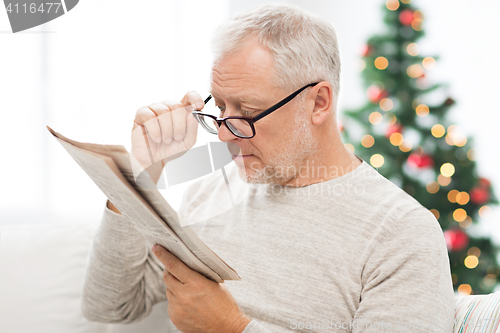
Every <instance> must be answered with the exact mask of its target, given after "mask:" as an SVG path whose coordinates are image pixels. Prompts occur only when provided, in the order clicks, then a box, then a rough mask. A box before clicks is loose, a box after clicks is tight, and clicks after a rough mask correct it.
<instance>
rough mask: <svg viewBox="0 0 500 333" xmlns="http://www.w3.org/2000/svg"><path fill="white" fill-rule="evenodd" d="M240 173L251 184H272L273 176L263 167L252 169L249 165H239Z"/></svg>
mask: <svg viewBox="0 0 500 333" xmlns="http://www.w3.org/2000/svg"><path fill="white" fill-rule="evenodd" d="M238 175H239V176H240V178H241V179H242V180H243V181H245V182H247V183H249V184H271V183H273V179H272V177H269V176H268V175H266V174H265V172H264V170H262V169H257V170H255V169H250V168H248V167H240V166H238Z"/></svg>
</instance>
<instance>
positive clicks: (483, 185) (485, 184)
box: [479, 177, 491, 188]
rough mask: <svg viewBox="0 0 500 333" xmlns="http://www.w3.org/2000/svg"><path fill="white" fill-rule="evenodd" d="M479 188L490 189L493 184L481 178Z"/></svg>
mask: <svg viewBox="0 0 500 333" xmlns="http://www.w3.org/2000/svg"><path fill="white" fill-rule="evenodd" d="M479 186H482V187H486V188H490V187H491V182H490V181H489V180H488V179H486V178H483V177H480V178H479Z"/></svg>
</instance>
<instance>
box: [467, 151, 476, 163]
mask: <svg viewBox="0 0 500 333" xmlns="http://www.w3.org/2000/svg"><path fill="white" fill-rule="evenodd" d="M474 153H475V150H474V148H470V149H469V150H467V158H468V159H469V160H471V161H474V158H475V156H474Z"/></svg>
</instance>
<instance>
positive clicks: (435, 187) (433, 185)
mask: <svg viewBox="0 0 500 333" xmlns="http://www.w3.org/2000/svg"><path fill="white" fill-rule="evenodd" d="M425 188H426V189H427V192H429V193H431V194H434V193H437V192H438V191H439V184H438V183H437V182H435V181H430V182H428V183H427V185H426V186H425Z"/></svg>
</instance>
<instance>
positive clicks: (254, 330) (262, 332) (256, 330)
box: [242, 319, 271, 333]
mask: <svg viewBox="0 0 500 333" xmlns="http://www.w3.org/2000/svg"><path fill="white" fill-rule="evenodd" d="M242 333H271V331H270V330H268V329H267V328H265V327H264V326H262V325H261V324H259V322H258V321H256V320H254V319H252V321H251V322H250V323H248V325H247V327H245V329H244V330H243V332H242Z"/></svg>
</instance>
